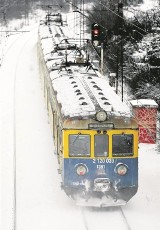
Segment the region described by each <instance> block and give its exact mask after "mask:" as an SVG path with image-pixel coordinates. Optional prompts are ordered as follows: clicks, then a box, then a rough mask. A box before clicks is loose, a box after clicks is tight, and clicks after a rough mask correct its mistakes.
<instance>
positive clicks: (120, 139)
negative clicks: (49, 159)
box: [37, 13, 138, 207]
mask: <svg viewBox="0 0 160 230" xmlns="http://www.w3.org/2000/svg"><path fill="white" fill-rule="evenodd" d="M69 35H70V31H69V27H68V25H67V23H66V22H65V23H64V22H63V17H62V16H61V14H59V13H55V14H53V13H52V14H50V15H47V17H46V19H45V20H43V21H41V22H40V26H39V30H38V45H37V47H38V59H39V67H40V76H41V82H42V86H43V87H42V88H43V92H44V98H45V102H46V106H47V110H48V116H49V120H50V125H51V130H52V135H53V139H54V144H55V154H56V155H57V160H58V172H59V173H60V174H61V188H62V189H63V190H64V192H65V193H66V194H67V196H69V197H70V198H71V199H73V200H74V202H75V203H76V204H77V205H82V206H91V207H109V206H122V205H125V204H126V203H127V202H128V201H129V200H130V199H131V198H132V197H133V196H134V195H135V194H136V193H137V190H138V124H137V121H136V119H135V118H134V116H132V113H131V110H130V108H129V106H128V105H127V104H125V103H124V102H122V101H121V98H120V97H119V96H118V95H117V94H116V93H115V90H114V88H113V87H111V86H110V85H109V83H108V80H107V78H106V77H104V76H103V75H102V74H101V73H100V71H99V70H98V69H97V68H96V67H95V66H94V65H93V63H92V62H91V61H90V58H89V55H88V53H87V52H86V50H85V48H86V47H87V45H88V42H89V41H88V39H86V41H83V46H82V45H81V41H79V40H77V39H74V38H72V37H71V38H70V36H69Z"/></svg>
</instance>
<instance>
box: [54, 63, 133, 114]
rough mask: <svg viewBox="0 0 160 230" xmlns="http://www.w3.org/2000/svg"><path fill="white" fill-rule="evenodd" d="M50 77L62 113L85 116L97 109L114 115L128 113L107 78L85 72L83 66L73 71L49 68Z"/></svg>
mask: <svg viewBox="0 0 160 230" xmlns="http://www.w3.org/2000/svg"><path fill="white" fill-rule="evenodd" d="M68 69H70V68H68ZM50 78H51V81H52V83H53V88H54V90H55V91H56V92H57V99H58V102H59V103H61V105H62V112H63V114H64V116H70V117H72V116H76V115H80V116H86V115H88V114H92V113H93V114H95V111H98V110H105V111H107V113H110V114H111V113H114V114H115V115H117V116H122V115H123V116H124V115H126V116H127V113H128V114H129V113H130V110H129V108H128V107H127V105H125V104H124V103H122V101H121V100H120V98H119V96H118V95H117V94H116V93H115V92H114V91H113V89H112V88H111V87H110V86H109V84H108V83H107V81H106V80H105V79H104V78H100V77H98V76H97V75H96V74H95V73H91V72H86V67H80V68H76V67H75V68H72V73H67V69H65V70H62V71H61V72H59V71H57V70H56V71H52V72H51V73H50Z"/></svg>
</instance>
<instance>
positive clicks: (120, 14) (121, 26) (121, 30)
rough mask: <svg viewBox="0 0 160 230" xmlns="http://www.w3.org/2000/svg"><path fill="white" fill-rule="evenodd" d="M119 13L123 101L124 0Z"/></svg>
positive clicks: (119, 4)
mask: <svg viewBox="0 0 160 230" xmlns="http://www.w3.org/2000/svg"><path fill="white" fill-rule="evenodd" d="M118 15H119V20H120V30H119V32H120V36H121V37H120V73H121V93H122V101H123V87H124V86H123V84H124V76H123V0H119V2H118Z"/></svg>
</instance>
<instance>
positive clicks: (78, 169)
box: [76, 164, 88, 176]
mask: <svg viewBox="0 0 160 230" xmlns="http://www.w3.org/2000/svg"><path fill="white" fill-rule="evenodd" d="M87 172H88V168H87V166H86V165H84V164H78V165H76V173H77V174H78V175H79V176H84V175H85V174H86V173H87Z"/></svg>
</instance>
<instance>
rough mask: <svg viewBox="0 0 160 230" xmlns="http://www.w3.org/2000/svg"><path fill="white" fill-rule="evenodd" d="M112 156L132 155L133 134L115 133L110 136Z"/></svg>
mask: <svg viewBox="0 0 160 230" xmlns="http://www.w3.org/2000/svg"><path fill="white" fill-rule="evenodd" d="M112 153H113V156H124V157H125V156H133V135H132V134H118V135H117V134H116V135H113V136H112Z"/></svg>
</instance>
